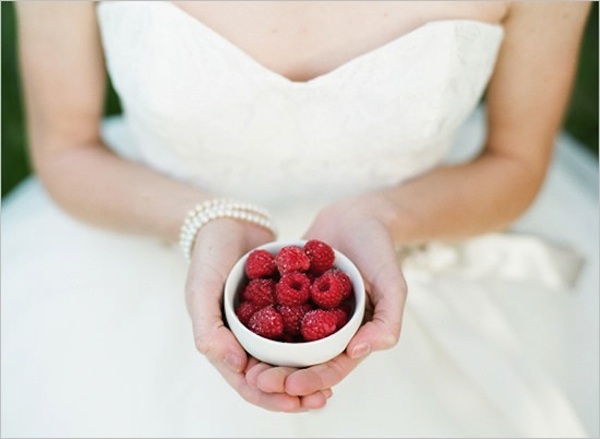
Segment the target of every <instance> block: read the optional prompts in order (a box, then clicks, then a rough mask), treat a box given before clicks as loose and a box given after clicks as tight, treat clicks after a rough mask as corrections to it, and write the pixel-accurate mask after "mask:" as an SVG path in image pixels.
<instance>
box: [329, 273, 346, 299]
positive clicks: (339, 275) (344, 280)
mask: <svg viewBox="0 0 600 439" xmlns="http://www.w3.org/2000/svg"><path fill="white" fill-rule="evenodd" d="M327 273H330V274H331V275H333V276H336V277H337V278H339V280H340V281H341V282H342V284H343V286H344V289H343V292H344V295H343V299H348V298H350V296H352V280H351V279H350V276H348V275H347V274H346V273H344V272H343V271H342V270H340V269H339V268H332V269H331V270H329V271H327Z"/></svg>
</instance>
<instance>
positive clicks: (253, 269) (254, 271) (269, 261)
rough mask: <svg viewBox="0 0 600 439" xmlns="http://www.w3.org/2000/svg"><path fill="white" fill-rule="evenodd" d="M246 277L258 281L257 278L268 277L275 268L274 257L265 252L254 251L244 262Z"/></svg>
mask: <svg viewBox="0 0 600 439" xmlns="http://www.w3.org/2000/svg"><path fill="white" fill-rule="evenodd" d="M245 268H246V275H247V276H248V277H249V278H250V279H258V278H259V277H269V276H271V275H272V274H273V273H275V270H276V269H277V266H276V265H275V256H273V255H272V254H271V253H269V252H268V251H266V250H254V251H253V252H252V253H250V254H249V255H248V259H247V260H246V267H245Z"/></svg>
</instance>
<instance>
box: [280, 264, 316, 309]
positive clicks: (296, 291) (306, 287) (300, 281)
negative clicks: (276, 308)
mask: <svg viewBox="0 0 600 439" xmlns="http://www.w3.org/2000/svg"><path fill="white" fill-rule="evenodd" d="M308 299H310V280H309V279H308V277H306V275H304V274H302V273H299V272H297V271H294V272H292V273H287V274H284V275H283V276H281V279H279V282H277V284H276V285H275V300H276V302H277V303H278V304H279V305H286V306H293V305H302V304H303V303H306V302H307V301H308Z"/></svg>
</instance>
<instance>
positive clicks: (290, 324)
mask: <svg viewBox="0 0 600 439" xmlns="http://www.w3.org/2000/svg"><path fill="white" fill-rule="evenodd" d="M312 309H313V307H312V306H311V305H310V304H308V303H304V304H302V305H295V306H285V305H279V306H278V307H277V312H279V314H281V317H283V332H284V334H288V335H292V336H294V335H298V334H300V322H302V318H303V317H304V315H305V314H306V313H307V312H309V311H312Z"/></svg>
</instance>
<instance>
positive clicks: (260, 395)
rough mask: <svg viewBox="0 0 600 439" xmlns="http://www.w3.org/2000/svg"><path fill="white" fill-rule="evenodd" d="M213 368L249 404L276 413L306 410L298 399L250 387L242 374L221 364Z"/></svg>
mask: <svg viewBox="0 0 600 439" xmlns="http://www.w3.org/2000/svg"><path fill="white" fill-rule="evenodd" d="M215 367H216V368H217V369H218V370H219V372H220V373H221V375H222V376H223V377H224V378H225V380H226V381H227V382H228V383H229V384H230V385H231V386H232V387H233V388H234V389H235V390H236V391H237V392H238V393H239V394H240V395H241V397H242V398H244V399H245V400H246V401H248V402H249V403H251V404H254V405H257V406H259V407H262V408H264V409H267V410H271V411H277V412H290V413H292V412H301V411H306V410H307V409H306V408H304V407H302V403H301V400H300V398H299V397H297V396H292V395H287V394H285V393H266V392H263V391H261V390H259V389H257V388H255V387H253V386H250V385H249V384H248V382H247V381H246V377H245V376H244V374H242V373H238V372H234V371H232V370H231V369H229V368H228V367H225V366H224V365H222V364H216V365H215Z"/></svg>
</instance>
